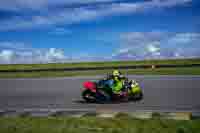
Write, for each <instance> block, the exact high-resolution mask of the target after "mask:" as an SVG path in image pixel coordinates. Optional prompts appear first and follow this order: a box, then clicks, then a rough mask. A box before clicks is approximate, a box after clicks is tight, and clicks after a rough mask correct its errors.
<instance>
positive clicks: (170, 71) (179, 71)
mask: <svg viewBox="0 0 200 133" xmlns="http://www.w3.org/2000/svg"><path fill="white" fill-rule="evenodd" d="M110 72H111V70H95V71H69V72H68V71H67V72H28V73H23V72H20V73H0V78H39V77H70V76H93V75H106V74H107V73H110ZM121 72H122V73H123V74H125V75H126V74H128V75H131V74H134V75H200V68H196V67H194V68H157V69H127V70H121Z"/></svg>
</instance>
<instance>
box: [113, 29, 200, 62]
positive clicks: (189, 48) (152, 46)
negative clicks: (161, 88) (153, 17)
mask: <svg viewBox="0 0 200 133" xmlns="http://www.w3.org/2000/svg"><path fill="white" fill-rule="evenodd" d="M120 39H121V45H120V47H119V49H118V50H116V52H115V53H114V54H113V58H114V59H135V60H143V59H161V58H192V57H200V45H199V41H200V33H168V32H130V33H123V34H122V35H121V37H120Z"/></svg>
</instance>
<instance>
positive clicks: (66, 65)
mask: <svg viewBox="0 0 200 133" xmlns="http://www.w3.org/2000/svg"><path fill="white" fill-rule="evenodd" d="M167 64H169V65H171V64H173V65H188V64H200V59H174V60H172V59H171V60H144V61H113V62H82V63H57V64H56V63H52V64H13V65H0V70H34V69H50V68H75V67H83V68H84V67H85V68H88V67H106V66H134V65H167Z"/></svg>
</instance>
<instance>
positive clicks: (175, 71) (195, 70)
mask: <svg viewBox="0 0 200 133" xmlns="http://www.w3.org/2000/svg"><path fill="white" fill-rule="evenodd" d="M163 64H173V65H188V64H200V59H184V60H183V59H182V60H151V61H150V60H147V61H124V62H90V63H66V64H26V65H25V64H14V65H0V70H34V69H50V68H53V69H54V68H58V69H59V68H75V67H82V68H83V67H88V68H90V67H105V66H131V65H163ZM111 71H112V70H85V71H56V72H55V71H41V72H36V71H33V72H0V78H39V77H68V76H90V75H105V74H107V73H110V72H111ZM121 72H122V73H124V74H125V75H127V74H129V75H130V74H134V75H200V67H174V68H155V69H151V68H145V69H142V68H137V69H122V70H121Z"/></svg>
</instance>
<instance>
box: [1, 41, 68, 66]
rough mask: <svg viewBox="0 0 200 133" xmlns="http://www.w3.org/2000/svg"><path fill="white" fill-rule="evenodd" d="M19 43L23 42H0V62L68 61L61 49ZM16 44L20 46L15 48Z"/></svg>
mask: <svg viewBox="0 0 200 133" xmlns="http://www.w3.org/2000/svg"><path fill="white" fill-rule="evenodd" d="M6 44H7V45H6ZM8 44H9V45H8ZM19 44H23V43H12V42H6V43H5V42H1V43H0V64H12V63H14V64H15V63H17V64H20V63H51V62H67V61H69V59H68V57H67V56H66V55H65V53H64V51H63V50H62V49H57V48H48V49H41V48H40V49H36V48H30V47H28V46H25V45H24V47H23V48H22V46H20V45H19ZM6 46H8V47H6ZM17 46H20V47H19V48H17Z"/></svg>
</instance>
